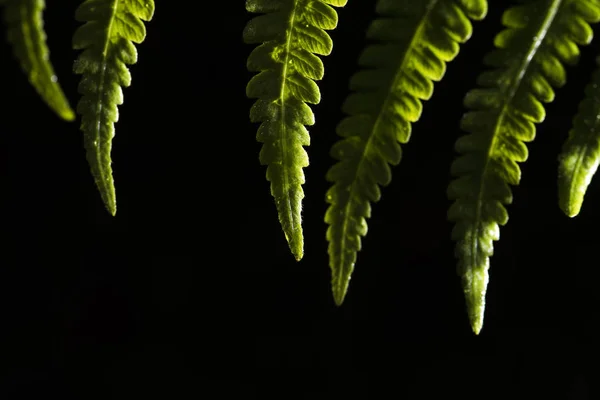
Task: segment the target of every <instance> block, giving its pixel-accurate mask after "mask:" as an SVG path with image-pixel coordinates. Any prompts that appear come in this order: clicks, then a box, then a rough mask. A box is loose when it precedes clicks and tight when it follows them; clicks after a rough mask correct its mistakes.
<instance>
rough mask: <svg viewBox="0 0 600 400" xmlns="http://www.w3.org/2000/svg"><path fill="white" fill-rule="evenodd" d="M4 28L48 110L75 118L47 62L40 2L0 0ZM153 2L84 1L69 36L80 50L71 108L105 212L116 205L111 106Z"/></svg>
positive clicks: (118, 100)
mask: <svg viewBox="0 0 600 400" xmlns="http://www.w3.org/2000/svg"><path fill="white" fill-rule="evenodd" d="M0 5H3V6H4V19H5V22H6V26H7V28H8V32H7V39H8V41H9V42H10V43H11V44H12V46H13V49H14V54H15V56H16V58H17V59H18V60H19V62H20V64H21V67H22V69H23V71H24V72H25V74H26V75H27V77H28V78H29V81H30V82H31V84H32V86H33V87H34V88H35V89H36V91H37V92H38V93H39V94H40V96H41V98H42V99H43V100H44V102H46V104H48V106H49V107H50V108H51V109H52V110H53V111H54V112H55V113H56V114H57V115H58V116H60V117H61V118H63V119H64V120H67V121H73V120H74V119H75V113H74V112H73V110H72V109H71V107H70V105H69V102H68V101H67V99H66V97H65V95H64V94H63V91H62V89H61V88H60V86H59V84H58V79H57V77H56V75H55V74H54V70H53V68H52V65H51V63H50V61H49V50H48V47H47V45H46V34H45V33H44V30H43V16H42V13H43V10H44V8H45V1H44V0H0ZM153 14H154V0H85V1H83V2H82V3H81V5H80V6H79V7H78V8H77V12H76V14H75V19H76V20H77V21H80V22H85V24H84V25H83V26H81V27H80V28H79V29H77V31H76V32H75V33H74V37H73V48H74V49H76V50H84V51H83V52H82V53H81V54H80V56H79V58H78V59H77V60H76V62H75V65H74V72H75V73H77V74H81V75H82V79H81V83H80V85H79V93H80V94H81V95H82V98H81V100H80V101H79V104H78V106H77V112H78V114H80V115H81V130H82V131H83V133H84V147H85V149H86V155H87V160H88V162H89V164H90V167H91V170H92V175H93V176H94V179H95V181H96V185H97V186H98V189H99V191H100V195H101V197H102V200H103V201H104V204H105V206H106V208H107V210H108V211H109V212H110V213H111V214H112V215H115V213H116V211H117V203H116V196H115V188H114V182H113V176H112V168H111V157H110V151H111V146H112V139H113V136H114V123H115V122H117V119H118V110H117V106H118V105H119V104H122V102H123V92H122V89H121V87H126V86H129V85H130V83H131V75H130V73H129V71H128V69H127V67H126V64H134V63H135V62H136V61H137V50H136V48H135V46H134V45H133V43H132V42H135V43H141V42H142V41H143V40H144V38H145V36H146V28H145V26H144V24H143V22H142V20H143V21H149V20H150V19H152V16H153Z"/></svg>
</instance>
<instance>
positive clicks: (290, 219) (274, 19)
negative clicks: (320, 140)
mask: <svg viewBox="0 0 600 400" xmlns="http://www.w3.org/2000/svg"><path fill="white" fill-rule="evenodd" d="M346 2H347V0H247V1H246V10H247V11H248V12H251V13H262V14H263V15H260V16H257V17H254V18H253V19H251V20H250V21H249V22H248V24H247V25H246V27H245V29H244V33H243V37H244V41H245V42H246V43H247V44H260V45H259V46H258V47H256V48H255V49H254V50H253V51H252V53H251V54H250V56H249V57H248V63H247V67H248V70H249V71H251V72H259V73H258V74H257V75H255V76H254V77H253V78H252V79H251V80H250V82H249V83H248V86H247V87H246V95H247V96H248V97H249V98H255V99H258V100H257V101H256V102H255V103H254V105H253V106H252V109H251V111H250V119H251V121H252V122H261V125H260V127H259V129H258V134H257V136H256V139H257V141H259V142H261V143H263V146H262V149H261V151H260V156H259V159H260V163H261V164H262V165H267V180H268V181H270V182H271V195H272V196H273V197H274V199H275V204H276V206H277V212H278V214H279V221H280V223H281V226H282V228H283V232H284V234H285V237H286V239H287V241H288V245H289V247H290V250H291V252H292V254H293V255H294V257H295V258H296V260H300V259H301V258H302V256H303V253H304V238H303V235H302V220H301V209H302V199H303V198H304V191H303V190H302V184H304V182H305V177H304V172H303V171H302V168H304V167H306V166H308V155H307V154H306V151H305V150H304V148H303V146H308V145H309V144H310V137H309V134H308V131H307V129H306V127H305V125H313V124H314V122H315V120H314V115H313V112H312V110H311V109H310V107H309V106H308V105H307V104H306V103H310V104H317V103H319V101H320V100H321V94H320V92H319V88H318V86H317V84H316V83H315V82H314V81H315V80H320V79H322V78H323V74H324V68H323V62H322V61H321V60H320V59H319V58H318V57H317V56H316V55H315V54H318V55H328V54H330V53H331V51H332V47H333V44H332V41H331V38H330V37H329V35H328V34H327V33H326V32H325V30H331V29H334V28H335V27H336V26H337V22H338V16H337V13H336V11H335V10H334V9H333V8H332V7H331V6H336V7H343V6H344V5H346Z"/></svg>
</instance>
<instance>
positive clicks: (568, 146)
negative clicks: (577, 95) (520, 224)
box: [558, 8, 600, 217]
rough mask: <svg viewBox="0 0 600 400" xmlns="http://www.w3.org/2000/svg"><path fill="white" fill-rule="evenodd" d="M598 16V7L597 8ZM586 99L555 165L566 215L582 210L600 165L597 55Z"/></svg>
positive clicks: (598, 61)
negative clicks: (587, 192)
mask: <svg viewBox="0 0 600 400" xmlns="http://www.w3.org/2000/svg"><path fill="white" fill-rule="evenodd" d="M597 15H598V18H599V19H600V8H598V9H597ZM596 64H598V68H597V69H596V71H595V72H594V75H593V77H592V82H591V83H590V84H589V85H588V86H587V87H586V89H585V99H584V100H583V101H582V102H581V104H580V105H579V111H578V113H577V115H576V116H575V119H574V121H573V128H572V129H571V131H570V132H569V137H568V139H567V140H566V141H565V144H564V145H563V148H562V152H561V154H560V156H559V167H558V202H559V205H560V208H561V209H562V210H563V212H564V213H565V214H566V215H567V216H569V217H575V216H577V215H578V214H579V211H581V206H582V204H583V199H584V197H585V193H586V191H587V188H588V186H589V185H590V182H591V180H592V177H593V176H594V174H595V173H596V171H597V169H598V164H600V90H599V88H600V57H598V58H597V59H596Z"/></svg>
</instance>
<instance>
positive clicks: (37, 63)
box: [0, 0, 75, 121]
mask: <svg viewBox="0 0 600 400" xmlns="http://www.w3.org/2000/svg"><path fill="white" fill-rule="evenodd" d="M0 4H2V5H4V6H5V7H6V8H5V10H4V20H5V21H6V26H7V39H8V41H9V42H10V43H11V44H12V47H13V51H14V54H15V57H16V58H17V59H18V60H19V62H20V63H21V68H22V69H23V71H24V72H25V74H27V77H28V79H29V82H30V83H31V85H32V86H33V87H34V88H35V90H36V91H37V92H38V94H39V95H40V96H41V97H42V99H43V100H44V102H46V104H47V105H48V106H49V107H50V108H51V109H52V110H53V111H54V112H55V113H56V114H57V115H58V116H59V117H61V118H63V119H64V120H66V121H73V120H74V119H75V113H74V112H73V110H72V109H71V107H70V106H69V102H68V100H67V98H66V97H65V95H64V93H63V91H62V89H61V88H60V85H59V84H58V81H57V78H56V74H55V73H54V69H53V68H52V64H51V63H50V60H49V54H50V52H49V50H48V46H47V45H46V33H45V32H44V22H43V17H42V16H43V11H44V8H45V1H44V0H5V1H3V2H1V3H0Z"/></svg>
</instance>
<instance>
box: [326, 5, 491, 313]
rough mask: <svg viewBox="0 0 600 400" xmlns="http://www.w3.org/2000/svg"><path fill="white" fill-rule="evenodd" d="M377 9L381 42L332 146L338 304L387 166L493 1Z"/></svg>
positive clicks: (373, 35)
mask: <svg viewBox="0 0 600 400" xmlns="http://www.w3.org/2000/svg"><path fill="white" fill-rule="evenodd" d="M376 11H377V14H378V19H376V20H375V21H374V22H373V23H372V25H371V27H370V28H369V30H368V32H367V37H368V38H369V39H370V40H372V41H374V42H376V43H374V44H371V45H369V46H368V47H367V48H366V49H365V50H364V52H363V53H362V55H361V57H360V60H359V65H360V67H361V70H360V71H359V72H357V73H356V74H355V75H354V76H353V77H352V79H351V81H350V89H351V90H352V91H353V92H354V93H352V94H351V95H350V96H349V97H348V98H347V99H346V101H345V103H344V105H343V111H344V112H345V113H347V114H349V116H348V117H346V118H345V119H344V120H343V121H342V122H341V123H340V124H339V125H338V128H337V133H338V135H340V136H342V137H343V139H342V140H340V141H338V142H337V143H336V144H335V145H334V146H333V148H332V149H331V155H332V157H334V158H335V159H337V160H339V162H338V163H337V164H335V165H334V166H333V167H332V168H331V169H330V170H329V172H328V173H327V180H328V181H330V182H334V184H333V186H332V187H331V188H330V189H329V191H328V192H327V202H328V203H330V204H331V205H330V206H329V209H328V210H327V214H326V216H325V221H326V222H327V223H328V224H329V225H330V226H329V228H328V230H327V240H328V241H329V257H330V261H329V266H330V268H331V272H332V288H333V295H334V299H335V302H336V303H337V304H338V305H340V304H342V302H343V300H344V296H345V295H346V292H347V290H348V284H349V281H350V277H351V274H352V271H353V269H354V264H355V262H356V258H357V252H358V251H359V250H360V248H361V236H364V235H366V233H367V222H366V218H369V217H370V216H371V204H370V202H376V201H378V200H379V199H380V197H381V193H380V189H379V187H378V185H382V186H385V185H388V184H389V183H390V181H391V178H392V175H391V171H390V167H389V165H388V164H392V165H397V164H398V163H399V162H400V158H401V154H402V153H401V149H400V145H399V144H398V143H406V142H408V140H409V137H410V134H411V123H413V122H416V121H417V120H418V119H419V117H420V116H421V110H422V104H421V101H422V100H428V99H429V98H430V97H431V95H432V94H433V81H439V80H440V79H442V77H443V76H444V73H445V71H446V63H447V62H449V61H451V60H453V59H454V58H455V57H456V56H457V54H458V52H459V43H464V42H466V41H467V40H468V39H469V38H470V37H471V33H472V30H473V29H472V26H471V22H470V20H469V18H471V19H483V18H484V16H485V15H486V12H487V2H486V1H484V0H464V1H456V0H442V1H432V0H430V1H422V2H416V1H412V0H403V1H386V0H381V1H379V2H378V3H377V10H376Z"/></svg>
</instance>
